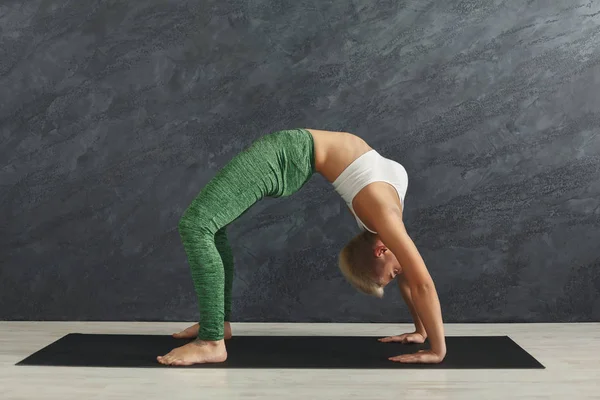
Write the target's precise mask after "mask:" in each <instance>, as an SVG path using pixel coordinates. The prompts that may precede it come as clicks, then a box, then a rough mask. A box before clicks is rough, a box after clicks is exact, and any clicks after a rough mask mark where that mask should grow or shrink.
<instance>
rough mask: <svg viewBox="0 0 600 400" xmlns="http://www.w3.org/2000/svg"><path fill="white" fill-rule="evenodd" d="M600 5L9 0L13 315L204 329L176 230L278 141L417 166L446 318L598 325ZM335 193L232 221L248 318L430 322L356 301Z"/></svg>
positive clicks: (1, 285) (2, 197)
mask: <svg viewBox="0 0 600 400" xmlns="http://www.w3.org/2000/svg"><path fill="white" fill-rule="evenodd" d="M599 45H600V3H599V2H597V1H583V0H569V1H567V0H557V1H527V2H524V1H522V2H515V1H499V0H496V1H493V0H479V1H475V0H449V1H443V2H440V1H367V0H363V1H347V0H335V1H327V2H323V1H317V0H306V1H296V0H268V1H267V0H263V1H258V0H255V1H229V0H219V1H212V0H211V1H208V0H207V1H201V2H198V1H184V0H181V1H166V0H144V1H139V0H138V1H128V2H125V1H92V0H78V1H40V0H28V1H4V2H2V4H1V5H0V143H1V146H0V226H1V228H0V267H1V270H0V318H2V319H17V320H20V319H34V320H46V319H53V320H193V319H195V318H197V315H198V314H197V308H196V300H195V296H194V293H193V287H192V283H191V280H190V273H189V269H188V265H187V261H186V258H185V254H184V251H183V247H182V245H181V243H180V240H179V235H178V233H177V229H176V226H177V222H178V220H179V218H180V216H181V214H182V213H183V211H184V210H185V208H186V207H187V205H188V204H189V203H190V201H191V200H192V199H193V198H194V196H195V195H196V194H197V192H198V191H199V190H200V188H202V186H203V185H204V184H206V183H207V182H208V180H209V179H210V178H211V177H212V176H213V175H214V174H215V172H216V171H217V170H218V169H219V168H220V167H221V166H223V165H224V164H225V163H226V162H227V161H228V160H229V159H230V158H231V157H233V156H234V155H235V154H236V153H237V152H238V151H240V150H241V149H243V148H244V147H245V146H247V145H249V144H250V143H251V142H252V141H253V140H255V139H256V138H258V137H260V136H262V135H264V134H265V133H269V132H272V131H276V130H280V129H286V128H296V127H310V128H317V129H330V130H346V131H350V132H353V133H356V134H357V135H359V136H361V137H363V138H364V139H366V140H367V141H368V142H369V143H370V144H371V145H372V146H373V147H375V148H376V149H378V150H379V151H380V152H381V153H382V154H383V155H385V156H387V157H389V158H392V159H394V160H397V161H399V162H400V163H402V164H403V165H404V166H405V167H406V169H407V170H408V173H409V176H410V185H409V191H408V194H407V198H406V207H407V208H406V223H407V226H408V229H409V233H410V234H411V235H412V237H413V238H414V240H415V242H416V243H417V246H418V248H419V249H420V251H421V253H422V255H423V257H424V259H425V261H426V263H427V266H428V267H429V269H430V271H431V274H432V276H433V277H434V280H435V282H436V284H437V288H438V291H439V295H440V299H441V302H442V307H443V312H444V318H445V320H446V321H447V322H457V321H479V322H492V321H590V320H595V321H598V320H600V296H599V292H600V272H599V271H600V245H599V243H600V240H599V239H600V235H599V234H598V228H599V227H600V200H599V195H600V156H599V151H600V135H598V133H600V49H599ZM356 233H357V227H356V226H355V223H354V220H353V218H352V217H351V215H349V214H348V212H347V210H346V209H345V207H344V206H343V203H342V201H341V200H340V199H339V198H338V197H337V195H336V194H335V193H334V192H333V190H332V188H331V187H330V185H329V184H328V183H327V182H326V181H325V180H324V179H323V178H321V177H319V176H317V177H315V178H314V179H313V180H312V181H311V182H310V183H309V184H308V185H307V186H305V188H304V189H303V190H302V191H301V192H300V193H298V194H296V195H294V196H292V197H290V198H287V199H267V200H264V201H262V202H260V203H259V204H257V205H256V206H255V207H254V208H253V209H251V210H250V211H249V212H248V213H247V214H245V215H244V216H243V217H242V218H241V219H239V220H238V221H236V223H234V224H232V225H231V227H230V229H229V235H230V238H231V241H232V246H233V249H234V252H235V257H236V263H237V267H236V277H235V282H234V312H233V314H234V315H233V319H234V320H235V321H300V322H304V321H323V322H325V321H336V322H349V321H356V322H369V321H378V322H384V321H409V320H410V317H409V313H408V311H407V309H406V307H405V306H404V305H403V303H402V300H401V297H400V295H399V293H398V292H397V289H396V288H395V285H391V286H390V287H388V289H387V294H386V297H385V298H384V300H378V299H372V298H368V297H367V296H364V295H361V294H359V293H357V292H355V291H354V290H353V289H352V288H351V287H350V286H349V285H348V284H347V283H346V282H345V281H344V280H343V278H342V277H341V275H340V273H339V272H338V270H337V266H336V254H337V252H338V250H339V249H340V248H341V247H342V246H343V244H344V243H345V242H346V241H347V240H348V239H349V238H350V237H351V236H353V235H354V234H356Z"/></svg>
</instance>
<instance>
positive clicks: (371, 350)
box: [17, 333, 544, 369]
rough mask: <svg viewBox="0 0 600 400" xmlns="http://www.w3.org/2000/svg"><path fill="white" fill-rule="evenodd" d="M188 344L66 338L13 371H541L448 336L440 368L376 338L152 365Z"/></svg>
mask: <svg viewBox="0 0 600 400" xmlns="http://www.w3.org/2000/svg"><path fill="white" fill-rule="evenodd" d="M188 342H189V340H183V339H175V338H173V337H171V336H158V335H97V334H92V335H90V334H79V333H72V334H69V335H66V336H64V337H62V338H61V339H59V340H57V341H56V342H54V343H52V344H50V345H48V346H47V347H44V348H43V349H41V350H40V351H38V352H36V353H34V354H32V355H31V356H29V357H27V358H25V359H24V360H22V361H20V362H19V363H18V364H17V365H46V366H50V365H53V366H72V367H129V368H148V367H159V368H328V369H348V368H352V369H395V368H453V369H482V368H488V369H498V368H519V369H522V368H544V366H543V365H542V364H540V363H539V362H538V361H537V360H536V359H535V358H533V357H532V356H531V355H529V354H528V353H527V352H526V351H525V350H523V349H522V348H521V347H520V346H519V345H517V344H516V343H515V342H513V341H512V340H511V339H510V338H509V337H508V336H468V337H457V336H450V337H447V338H446V345H447V355H446V358H445V359H444V361H443V362H442V363H440V364H430V365H425V364H400V363H395V362H393V361H390V360H388V357H391V356H396V355H399V354H405V353H412V352H416V351H417V350H419V349H423V348H427V347H428V346H426V345H423V344H418V345H417V344H401V343H381V342H379V341H377V337H356V336H235V337H233V338H232V339H231V340H228V341H227V342H226V344H227V353H228V358H227V361H225V362H224V363H218V364H199V365H193V366H190V367H173V366H164V365H162V364H159V363H158V362H157V361H156V356H157V355H164V354H166V353H168V352H169V351H170V350H171V349H173V348H175V347H179V346H182V345H184V344H186V343H188Z"/></svg>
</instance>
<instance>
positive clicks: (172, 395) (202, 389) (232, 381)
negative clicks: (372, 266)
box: [0, 322, 600, 400]
mask: <svg viewBox="0 0 600 400" xmlns="http://www.w3.org/2000/svg"><path fill="white" fill-rule="evenodd" d="M190 324H191V323H146V322H134V323H130V322H127V323H123V322H117V323H114V322H0V399H7V400H8V399H11V400H12V399H27V400H31V399H35V400H38V399H60V400H66V399H86V400H87V399H90V400H91V399H144V400H148V399H165V400H170V399H194V400H198V399H210V400H217V399H227V400H229V399H278V400H279V399H302V400H313V399H344V400H346V399H370V398H373V399H387V398H394V399H403V400H404V399H406V400H408V399H428V400H434V399H463V400H467V399H477V400H487V399H503V400H504V399H538V398H543V399H548V398H553V399H568V400H577V399H600V323H594V324H591V323H588V324H447V325H446V334H447V335H448V336H453V335H454V336H455V335H509V336H510V337H511V338H512V339H513V340H515V341H516V342H517V343H518V344H519V345H521V346H522V347H523V348H525V349H526V350H527V351H528V352H529V353H530V354H532V355H533V356H534V357H536V358H537V359H538V360H539V361H540V362H541V363H542V364H544V365H545V366H546V369H545V370H399V371H394V370H385V371H379V370H378V371H375V370H365V371H362V370H264V369H260V370H241V369H239V370H234V369H214V370H212V369H211V370H207V369H203V370H197V369H196V370H191V369H186V370H183V369H168V368H165V369H148V368H146V369H133V368H73V367H16V366H14V364H15V363H17V362H18V361H20V360H21V359H23V358H25V357H26V356H28V355H29V354H31V353H33V352H35V351H37V350H39V349H40V348H42V347H44V346H46V345H47V344H49V343H51V342H53V341H54V340H56V339H58V338H60V337H62V336H63V335H65V334H67V333H70V332H81V333H140V334H170V333H171V332H173V331H176V330H179V329H181V328H185V327H187V326H189V325H190ZM410 328H411V326H410V325H408V324H401V325H399V324H265V323H237V324H236V323H234V324H233V331H234V335H368V336H371V335H372V336H387V335H390V334H398V333H402V332H405V331H407V330H408V329H410Z"/></svg>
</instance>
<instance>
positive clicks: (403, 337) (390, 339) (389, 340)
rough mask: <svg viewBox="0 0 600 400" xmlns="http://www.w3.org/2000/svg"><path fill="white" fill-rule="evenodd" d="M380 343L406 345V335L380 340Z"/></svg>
mask: <svg viewBox="0 0 600 400" xmlns="http://www.w3.org/2000/svg"><path fill="white" fill-rule="evenodd" d="M378 340H379V341H380V342H383V343H389V342H400V343H406V334H403V335H400V336H388V337H384V338H381V339H378Z"/></svg>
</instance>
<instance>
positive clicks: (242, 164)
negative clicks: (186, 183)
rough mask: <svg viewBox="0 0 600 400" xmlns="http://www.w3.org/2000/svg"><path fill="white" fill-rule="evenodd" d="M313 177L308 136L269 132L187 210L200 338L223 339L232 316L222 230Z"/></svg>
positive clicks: (184, 229)
mask: <svg viewBox="0 0 600 400" xmlns="http://www.w3.org/2000/svg"><path fill="white" fill-rule="evenodd" d="M314 173H315V159H314V143H313V137H312V135H311V133H310V132H308V131H307V130H305V129H293V130H285V131H279V132H275V133H271V134H268V135H265V136H263V137H262V138H260V139H259V140H257V141H255V142H254V143H253V144H252V145H251V146H250V147H248V148H246V149H245V150H243V151H242V152H241V153H239V154H238V155H236V156H235V157H234V158H233V159H232V160H231V161H229V163H227V165H225V166H224V167H223V168H222V169H221V170H220V171H219V172H217V174H216V175H215V176H214V178H213V179H211V180H210V181H209V182H208V184H207V185H206V186H205V187H204V188H203V189H202V190H201V191H200V193H199V194H198V196H197V197H196V198H195V199H194V200H193V201H192V203H191V204H190V205H189V207H188V208H187V209H186V211H185V212H184V214H183V216H182V217H181V220H180V221H179V225H178V230H179V234H180V235H181V240H182V242H183V247H184V249H185V252H186V255H187V258H188V263H189V265H190V269H191V273H192V279H193V281H194V288H195V290H196V294H197V296H198V305H199V308H200V331H199V332H198V339H201V340H220V339H223V323H224V321H229V318H230V315H231V287H232V281H233V255H232V253H231V247H230V246H229V242H228V240H227V234H226V232H225V229H226V226H227V225H228V224H230V223H231V222H233V221H234V220H236V219H237V218H239V217H240V216H241V215H242V214H244V213H245V212H246V211H247V210H248V209H249V208H250V207H251V206H252V205H253V204H254V203H256V202H257V201H258V200H260V199H262V198H263V197H267V196H268V197H285V196H289V195H291V194H293V193H295V192H297V191H298V190H300V188H301V187H302V186H304V184H305V183H306V182H307V181H308V180H309V179H310V178H311V177H312V175H313V174H314Z"/></svg>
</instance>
